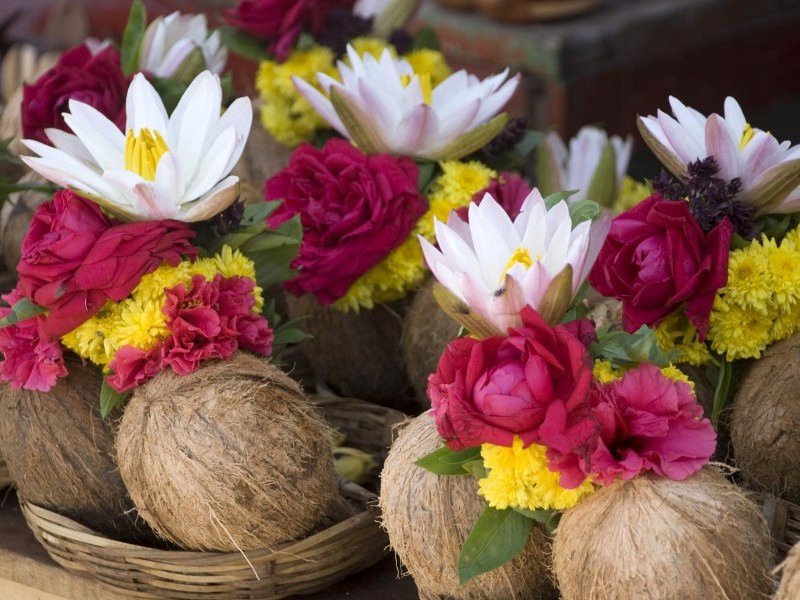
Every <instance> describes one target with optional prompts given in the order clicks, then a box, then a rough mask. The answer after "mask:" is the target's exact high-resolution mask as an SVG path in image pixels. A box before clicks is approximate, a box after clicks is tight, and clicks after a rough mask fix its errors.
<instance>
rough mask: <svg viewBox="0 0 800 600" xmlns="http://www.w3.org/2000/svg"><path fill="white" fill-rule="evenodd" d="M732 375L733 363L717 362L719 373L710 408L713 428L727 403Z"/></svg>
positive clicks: (715, 426)
mask: <svg viewBox="0 0 800 600" xmlns="http://www.w3.org/2000/svg"><path fill="white" fill-rule="evenodd" d="M732 376H733V365H732V364H731V363H729V362H728V361H727V360H724V359H723V360H721V361H720V364H719V375H718V376H717V385H716V387H715V388H714V406H713V408H712V410H711V423H712V424H713V425H714V428H715V429H716V428H717V425H719V417H720V415H721V414H722V411H723V410H724V409H725V406H726V405H727V403H728V395H729V393H730V389H731V378H732Z"/></svg>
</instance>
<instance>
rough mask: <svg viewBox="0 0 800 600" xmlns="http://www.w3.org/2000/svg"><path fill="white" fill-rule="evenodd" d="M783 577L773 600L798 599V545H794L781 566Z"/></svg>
mask: <svg viewBox="0 0 800 600" xmlns="http://www.w3.org/2000/svg"><path fill="white" fill-rule="evenodd" d="M781 571H782V572H783V576H782V577H781V585H780V587H779V588H778V593H777V595H776V596H775V600H797V599H798V598H800V544H796V545H795V547H794V548H792V550H791V552H789V556H787V557H786V560H785V561H783V564H782V565H781Z"/></svg>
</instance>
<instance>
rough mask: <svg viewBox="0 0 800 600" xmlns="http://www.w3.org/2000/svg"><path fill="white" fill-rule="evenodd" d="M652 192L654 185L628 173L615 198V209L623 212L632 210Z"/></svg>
mask: <svg viewBox="0 0 800 600" xmlns="http://www.w3.org/2000/svg"><path fill="white" fill-rule="evenodd" d="M652 193H653V187H652V186H651V185H650V184H649V183H646V182H640V181H636V180H635V179H633V178H632V177H628V176H627V175H626V176H625V177H624V178H623V179H622V185H620V187H619V192H617V198H616V200H614V207H613V208H614V211H615V212H618V213H621V212H625V211H626V210H630V209H631V208H633V207H634V206H636V205H637V204H639V203H640V202H641V201H642V200H644V199H645V198H647V197H648V196H650V195H651V194H652Z"/></svg>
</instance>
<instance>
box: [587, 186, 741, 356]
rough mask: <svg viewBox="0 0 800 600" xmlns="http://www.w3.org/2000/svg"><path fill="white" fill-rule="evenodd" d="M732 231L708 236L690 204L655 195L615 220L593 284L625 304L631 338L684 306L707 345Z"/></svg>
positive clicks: (726, 227) (721, 228) (724, 227)
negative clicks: (708, 331)
mask: <svg viewBox="0 0 800 600" xmlns="http://www.w3.org/2000/svg"><path fill="white" fill-rule="evenodd" d="M732 229H733V228H732V226H731V223H730V221H728V219H724V220H723V221H722V222H720V223H719V225H717V226H716V227H714V229H712V230H711V231H709V232H708V233H705V232H703V230H702V229H701V228H700V225H699V224H698V223H697V221H695V219H694V217H692V214H691V212H690V211H689V203H688V202H683V201H672V200H664V199H663V198H662V197H661V196H660V195H659V194H653V195H652V196H650V197H649V198H648V199H647V200H645V201H644V202H642V203H641V204H639V205H637V206H636V207H634V208H632V209H631V210H629V211H627V212H624V213H622V214H621V215H619V216H618V217H616V218H615V219H614V222H613V223H612V225H611V231H610V232H609V234H608V237H607V238H606V241H605V243H604V244H603V248H602V249H601V250H600V255H599V256H598V258H597V262H595V264H594V267H593V268H592V271H591V273H590V274H589V282H590V283H591V284H592V286H594V288H595V289H596V290H597V291H598V292H600V293H601V294H603V295H604V296H612V297H614V298H616V299H618V300H620V301H621V302H622V306H623V319H624V321H625V328H626V329H627V330H628V331H629V332H633V331H636V330H637V329H638V328H639V327H641V326H642V325H655V324H657V323H658V322H659V321H660V320H661V319H663V318H664V317H666V316H667V315H669V314H670V313H672V312H674V311H675V310H676V309H677V308H679V307H681V306H683V307H684V308H685V312H686V316H687V317H688V318H689V320H690V321H691V322H692V323H693V324H694V326H695V327H697V331H698V333H699V335H700V339H701V340H702V339H704V338H705V334H706V332H707V330H708V319H709V315H710V314H711V306H712V304H713V302H714V297H715V296H716V294H717V290H718V289H720V288H721V287H724V286H725V284H726V282H727V279H728V254H729V252H730V240H731V233H732Z"/></svg>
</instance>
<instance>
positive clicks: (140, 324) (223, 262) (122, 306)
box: [61, 246, 264, 367]
mask: <svg viewBox="0 0 800 600" xmlns="http://www.w3.org/2000/svg"><path fill="white" fill-rule="evenodd" d="M217 274H220V275H222V276H223V277H234V276H239V277H248V278H250V279H253V280H255V265H254V264H253V261H251V260H250V259H249V258H247V257H246V256H244V255H243V254H242V253H241V252H239V250H231V248H230V247H228V246H224V247H223V248H222V251H221V252H220V253H219V254H217V255H214V256H210V257H208V258H200V259H198V260H196V261H195V262H191V261H188V260H186V261H183V262H181V263H180V264H178V266H176V267H172V266H170V265H168V264H166V263H164V264H162V265H161V266H160V267H159V268H158V269H156V270H155V271H153V272H152V273H149V274H147V275H145V276H144V277H142V280H141V281H140V282H139V285H138V286H136V289H134V290H133V293H132V294H131V295H130V296H129V297H128V298H126V299H125V300H123V301H122V302H111V301H109V302H107V303H106V304H105V306H104V307H103V308H102V310H101V311H100V312H99V313H97V314H96V315H95V316H94V317H92V318H91V319H89V320H88V321H86V322H85V323H83V324H81V325H80V326H78V328H77V329H74V330H73V331H71V332H69V333H68V334H66V335H65V336H63V337H62V338H61V342H62V343H63V344H64V346H66V347H67V348H69V349H70V350H72V351H73V352H75V353H76V354H77V355H78V356H81V357H82V358H86V359H88V360H90V361H91V362H93V363H95V364H96V365H100V366H102V367H106V366H107V365H108V363H110V362H111V361H112V360H113V358H114V355H115V354H116V353H117V350H119V349H120V348H121V347H123V346H134V347H135V348H139V349H141V350H149V349H151V348H153V347H154V346H156V345H157V344H159V343H160V342H162V341H163V340H164V339H166V338H167V337H168V336H169V330H168V329H167V318H166V316H165V315H164V313H163V312H162V309H163V307H164V303H165V301H166V294H165V293H164V290H165V289H169V288H172V287H175V286H176V285H178V284H181V283H182V284H184V285H189V284H190V283H191V279H192V277H193V276H194V275H202V276H203V277H205V278H206V279H208V280H211V279H213V278H214V277H215V276H216V275H217ZM254 293H255V297H256V304H255V307H254V310H255V311H256V312H260V311H261V309H262V307H263V305H264V299H263V297H262V290H261V288H259V287H256V288H255V290H254Z"/></svg>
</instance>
